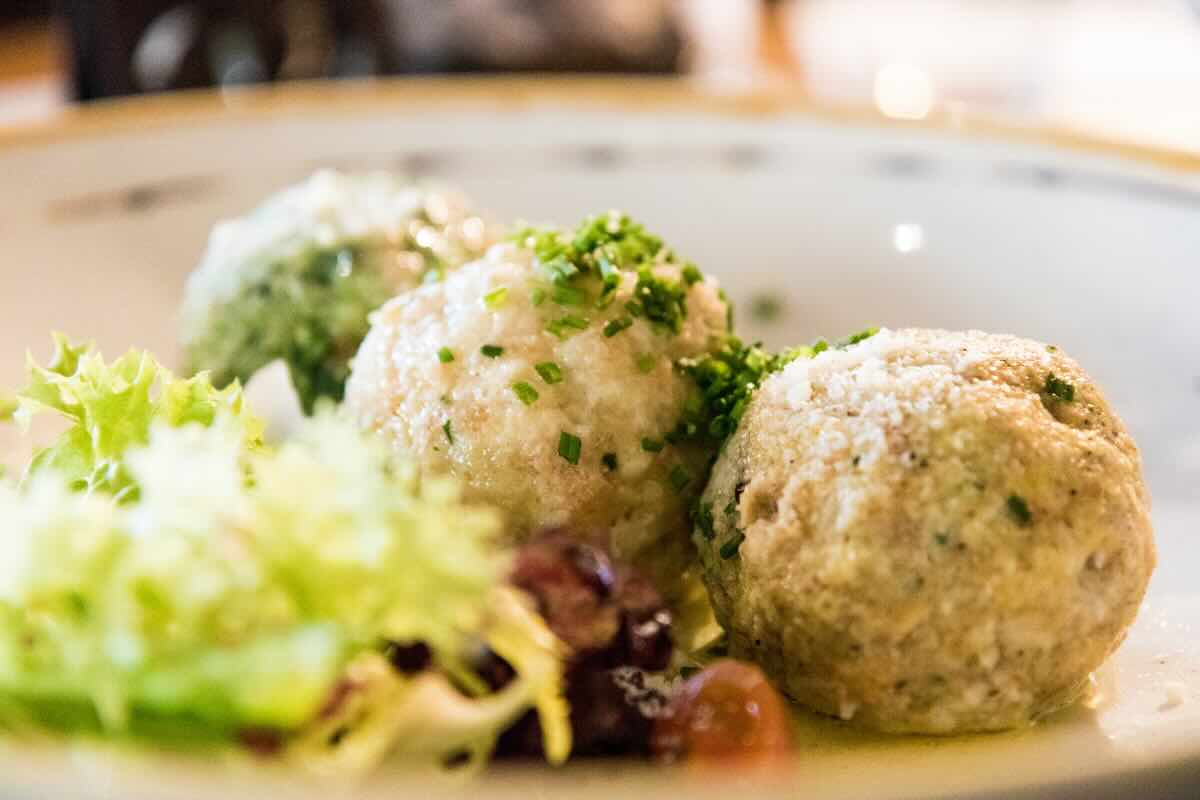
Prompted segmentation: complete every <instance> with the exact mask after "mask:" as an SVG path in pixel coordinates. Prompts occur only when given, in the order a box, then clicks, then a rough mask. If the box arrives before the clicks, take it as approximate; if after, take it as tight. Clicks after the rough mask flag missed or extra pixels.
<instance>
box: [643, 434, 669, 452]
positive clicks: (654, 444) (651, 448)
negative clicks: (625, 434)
mask: <svg viewBox="0 0 1200 800" xmlns="http://www.w3.org/2000/svg"><path fill="white" fill-rule="evenodd" d="M663 446H664V445H663V443H662V440H660V439H651V438H649V437H647V438H645V439H642V449H643V450H645V451H646V452H647V453H657V452H659V451H660V450H662V449H663Z"/></svg>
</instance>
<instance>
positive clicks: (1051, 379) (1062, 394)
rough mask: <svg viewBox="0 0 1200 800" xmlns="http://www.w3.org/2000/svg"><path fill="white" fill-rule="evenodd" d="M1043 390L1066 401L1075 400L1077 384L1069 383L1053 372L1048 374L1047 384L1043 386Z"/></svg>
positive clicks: (1055, 397) (1057, 398)
mask: <svg viewBox="0 0 1200 800" xmlns="http://www.w3.org/2000/svg"><path fill="white" fill-rule="evenodd" d="M1042 391H1044V392H1045V393H1046V394H1048V395H1050V396H1051V397H1053V398H1054V399H1056V400H1061V401H1062V402H1064V403H1073V402H1075V385H1074V384H1071V383H1067V382H1066V381H1064V380H1063V379H1061V378H1059V377H1058V376H1057V375H1055V374H1054V373H1053V372H1051V373H1050V374H1049V375H1047V376H1046V385H1045V386H1044V387H1043V388H1042Z"/></svg>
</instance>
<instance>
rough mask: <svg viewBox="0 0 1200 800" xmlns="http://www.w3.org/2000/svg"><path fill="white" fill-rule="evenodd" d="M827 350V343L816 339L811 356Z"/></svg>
mask: <svg viewBox="0 0 1200 800" xmlns="http://www.w3.org/2000/svg"><path fill="white" fill-rule="evenodd" d="M828 349H829V342H827V341H825V340H824V339H818V340H817V341H815V342H813V345H812V354H813V355H814V356H816V355H820V354H821V353H824V352H825V351H826V350H828Z"/></svg>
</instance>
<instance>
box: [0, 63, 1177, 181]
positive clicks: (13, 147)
mask: <svg viewBox="0 0 1200 800" xmlns="http://www.w3.org/2000/svg"><path fill="white" fill-rule="evenodd" d="M546 104H553V105H557V106H561V107H567V108H574V109H582V110H592V111H604V110H609V111H620V112H625V113H637V114H654V113H661V112H675V113H678V112H688V111H691V112H701V113H706V114H711V115H715V116H722V117H741V118H746V119H760V120H761V119H773V118H782V117H805V118H808V119H811V120H816V121H820V122H826V123H832V124H838V125H846V126H854V127H867V128H875V129H882V130H889V131H918V132H923V133H927V134H930V133H932V134H942V135H945V136H950V137H953V138H956V139H964V140H968V141H969V140H975V141H987V142H992V143H999V144H1009V145H1033V146H1040V147H1045V148H1048V149H1051V150H1057V151H1066V152H1074V153H1083V154H1088V155H1093V156H1104V157H1108V158H1111V159H1116V160H1119V161H1125V162H1132V163H1134V164H1141V165H1143V166H1151V167H1157V168H1160V169H1164V170H1167V171H1169V172H1172V173H1176V174H1177V175H1182V176H1195V175H1198V174H1200V153H1193V152H1188V151H1184V150H1175V149H1171V148H1167V147H1159V146H1155V145H1149V144H1139V143H1134V142H1128V141H1121V140H1118V139H1111V138H1105V137H1102V136H1097V135H1094V134H1090V133H1085V132H1081V131H1078V130H1074V129H1071V128H1066V127H1060V126H1054V125H1045V124H1038V123H1033V122H1020V121H1016V120H1013V119H1004V118H1000V117H994V116H986V115H982V114H978V113H973V112H971V111H969V110H968V111H962V110H960V109H939V110H938V111H935V112H934V113H932V114H930V115H929V116H928V117H926V118H924V119H921V120H905V119H897V118H894V117H888V116H886V115H884V114H883V113H882V112H880V111H878V110H877V109H875V108H874V107H872V106H866V105H859V106H854V105H838V104H834V103H830V102H826V101H823V100H820V99H818V98H816V97H815V96H814V95H812V94H811V93H809V92H807V91H805V90H804V89H803V88H800V87H788V88H782V87H774V88H771V87H768V88H757V89H751V90H721V89H720V88H718V87H715V86H711V85H705V84H703V83H701V82H700V81H699V80H697V79H692V78H679V77H667V78H663V77H650V76H612V75H607V76H599V77H597V76H561V75H554V76H547V75H534V76H525V77H511V76H483V77H480V76H469V77H462V76H437V77H430V76H404V77H389V78H366V79H353V80H338V81H333V80H317V81H295V82H290V83H284V84H263V85H258V86H250V87H238V88H236V89H224V90H219V89H191V90H183V91H176V92H167V93H163V94H152V95H138V96H132V97H121V98H113V99H107V100H100V101H93V102H90V103H86V104H83V105H78V106H72V107H69V108H67V109H66V110H64V111H63V112H61V113H60V114H58V115H56V116H54V117H52V118H50V119H48V120H42V121H38V122H33V123H23V124H18V125H14V126H11V127H8V128H0V155H11V154H13V153H14V152H18V151H21V150H26V149H30V148H36V147H44V146H49V145H54V144H59V143H63V142H69V141H78V140H80V139H89V138H98V137H107V136H119V135H122V134H127V133H132V132H146V131H155V130H164V129H170V128H172V127H176V126H179V125H185V124H190V123H192V124H194V123H199V122H203V121H206V120H212V119H223V120H233V121H243V122H261V121H270V120H276V119H282V118H289V117H292V118H295V117H304V116H310V115H313V114H317V113H321V112H328V111H330V109H331V108H336V109H337V111H338V113H339V114H341V115H346V116H360V117H361V116H369V115H370V114H372V113H375V112H378V111H379V110H381V109H384V108H396V107H406V106H407V107H411V106H421V107H425V108H430V107H432V108H437V109H446V108H454V107H461V106H463V105H472V106H474V107H481V106H483V107H487V108H489V109H492V110H501V111H521V110H528V109H532V108H535V107H538V106H544V105H546Z"/></svg>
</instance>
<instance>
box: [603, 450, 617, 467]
mask: <svg viewBox="0 0 1200 800" xmlns="http://www.w3.org/2000/svg"><path fill="white" fill-rule="evenodd" d="M600 463H601V464H603V465H604V468H605V469H607V470H608V471H609V472H616V471H617V454H616V453H605V454H604V455H602V456H600Z"/></svg>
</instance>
